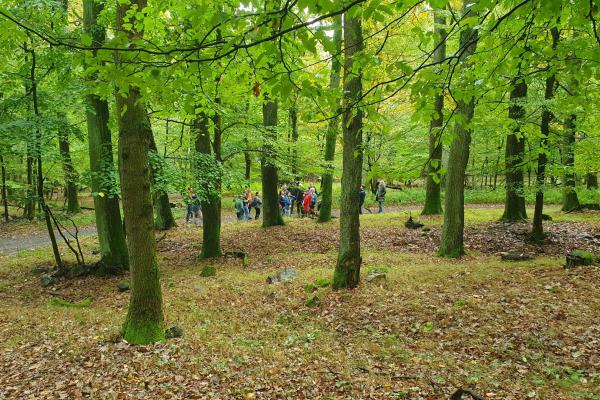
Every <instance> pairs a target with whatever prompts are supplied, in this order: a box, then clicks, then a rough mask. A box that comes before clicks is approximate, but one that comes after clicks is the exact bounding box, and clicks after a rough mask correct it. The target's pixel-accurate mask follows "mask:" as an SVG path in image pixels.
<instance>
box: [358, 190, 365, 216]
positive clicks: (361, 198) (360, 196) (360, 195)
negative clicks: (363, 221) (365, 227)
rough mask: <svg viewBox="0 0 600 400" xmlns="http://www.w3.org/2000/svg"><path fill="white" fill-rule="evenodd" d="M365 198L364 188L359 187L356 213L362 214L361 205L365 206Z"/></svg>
mask: <svg viewBox="0 0 600 400" xmlns="http://www.w3.org/2000/svg"><path fill="white" fill-rule="evenodd" d="M366 197H367V192H366V191H365V186H364V185H360V190H359V191H358V212H359V213H360V214H362V213H363V212H362V210H363V205H364V204H365V198H366Z"/></svg>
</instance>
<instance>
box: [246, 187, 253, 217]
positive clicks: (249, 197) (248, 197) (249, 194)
mask: <svg viewBox="0 0 600 400" xmlns="http://www.w3.org/2000/svg"><path fill="white" fill-rule="evenodd" d="M244 197H245V198H246V201H247V202H248V219H252V217H250V214H251V213H252V202H253V198H252V190H251V189H250V187H249V186H248V187H247V188H246V191H245V192H244Z"/></svg>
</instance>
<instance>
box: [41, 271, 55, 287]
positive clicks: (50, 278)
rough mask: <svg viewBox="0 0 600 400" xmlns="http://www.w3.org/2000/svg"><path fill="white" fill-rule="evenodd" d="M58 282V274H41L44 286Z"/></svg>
mask: <svg viewBox="0 0 600 400" xmlns="http://www.w3.org/2000/svg"><path fill="white" fill-rule="evenodd" d="M56 282H57V279H56V276H54V273H47V274H42V276H40V283H41V284H42V286H43V287H48V286H50V285H54V284H55V283H56Z"/></svg>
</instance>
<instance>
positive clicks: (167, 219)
mask: <svg viewBox="0 0 600 400" xmlns="http://www.w3.org/2000/svg"><path fill="white" fill-rule="evenodd" d="M146 115H147V114H146ZM146 118H147V121H146V127H147V129H148V132H147V134H148V143H149V147H148V149H149V152H150V178H151V180H152V185H153V195H152V197H153V203H154V213H155V214H156V215H155V217H154V226H155V227H156V229H158V230H159V231H166V230H168V229H171V228H173V227H174V226H177V223H176V222H175V217H174V216H173V210H171V202H170V201H169V194H168V193H167V192H166V190H165V189H164V188H163V187H161V186H160V185H159V183H158V181H159V178H160V177H161V175H163V174H164V172H163V168H164V159H162V158H161V157H160V155H159V154H158V148H157V147H156V141H155V140H154V132H152V125H151V124H150V117H149V116H147V117H146Z"/></svg>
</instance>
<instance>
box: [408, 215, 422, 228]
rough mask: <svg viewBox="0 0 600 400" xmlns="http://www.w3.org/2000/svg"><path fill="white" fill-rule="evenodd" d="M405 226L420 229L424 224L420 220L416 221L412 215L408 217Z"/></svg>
mask: <svg viewBox="0 0 600 400" xmlns="http://www.w3.org/2000/svg"><path fill="white" fill-rule="evenodd" d="M404 226H405V227H406V228H408V229H419V228H422V227H423V226H424V225H423V224H422V223H420V222H418V221H414V220H413V217H412V216H410V217H408V220H407V221H406V222H405V223H404Z"/></svg>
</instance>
